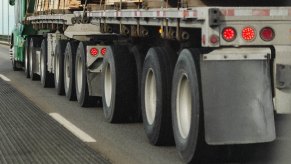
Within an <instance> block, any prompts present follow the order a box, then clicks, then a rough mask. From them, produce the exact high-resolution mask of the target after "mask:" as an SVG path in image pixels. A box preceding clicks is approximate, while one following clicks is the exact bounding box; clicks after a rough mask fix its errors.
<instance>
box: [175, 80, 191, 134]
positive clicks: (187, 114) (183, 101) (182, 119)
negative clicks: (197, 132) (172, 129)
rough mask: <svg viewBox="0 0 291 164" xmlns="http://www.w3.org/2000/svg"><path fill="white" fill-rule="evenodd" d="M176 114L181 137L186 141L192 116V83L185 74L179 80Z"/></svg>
mask: <svg viewBox="0 0 291 164" xmlns="http://www.w3.org/2000/svg"><path fill="white" fill-rule="evenodd" d="M176 114H177V122H178V129H179V132H180V135H181V136H182V137H183V138H184V139H185V138H187V137H188V135H189V132H190V126H191V114H192V102H191V90H190V82H189V79H188V77H187V75H186V74H183V75H182V76H181V78H180V79H179V83H178V89H177V98H176Z"/></svg>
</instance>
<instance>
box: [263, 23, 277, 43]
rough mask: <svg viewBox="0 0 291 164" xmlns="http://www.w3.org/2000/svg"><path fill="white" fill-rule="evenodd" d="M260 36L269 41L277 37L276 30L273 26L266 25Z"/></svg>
mask: <svg viewBox="0 0 291 164" xmlns="http://www.w3.org/2000/svg"><path fill="white" fill-rule="evenodd" d="M260 37H261V38H262V40H264V41H267V42H268V41H271V40H273V39H274V38H275V32H274V30H273V29H272V28H271V27H265V28H263V29H262V30H261V31H260Z"/></svg>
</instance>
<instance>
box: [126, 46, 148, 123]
mask: <svg viewBox="0 0 291 164" xmlns="http://www.w3.org/2000/svg"><path fill="white" fill-rule="evenodd" d="M147 50H148V49H147V47H143V46H137V45H134V46H133V47H132V48H131V49H130V52H131V53H132V54H133V55H134V59H135V64H136V75H137V91H136V96H137V109H136V110H135V113H136V114H135V119H136V121H138V122H141V121H142V112H141V79H142V69H143V63H144V60H145V57H146V53H147Z"/></svg>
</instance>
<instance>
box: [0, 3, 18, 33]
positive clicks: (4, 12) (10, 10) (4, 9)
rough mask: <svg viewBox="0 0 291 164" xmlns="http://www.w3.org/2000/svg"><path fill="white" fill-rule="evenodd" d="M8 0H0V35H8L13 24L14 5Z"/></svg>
mask: <svg viewBox="0 0 291 164" xmlns="http://www.w3.org/2000/svg"><path fill="white" fill-rule="evenodd" d="M8 2H9V0H0V35H8V34H9V35H10V34H11V33H12V30H13V26H14V24H15V20H14V7H12V6H10V5H9V3H8Z"/></svg>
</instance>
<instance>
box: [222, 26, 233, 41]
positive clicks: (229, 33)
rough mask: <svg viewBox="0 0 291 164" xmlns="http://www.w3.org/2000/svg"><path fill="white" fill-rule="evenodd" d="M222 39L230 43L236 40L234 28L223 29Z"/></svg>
mask: <svg viewBox="0 0 291 164" xmlns="http://www.w3.org/2000/svg"><path fill="white" fill-rule="evenodd" d="M222 38H223V39H224V40H225V41H227V42H231V41H233V40H234V39H235V38H236V31H235V29H234V28H232V27H225V28H224V29H223V30H222Z"/></svg>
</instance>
